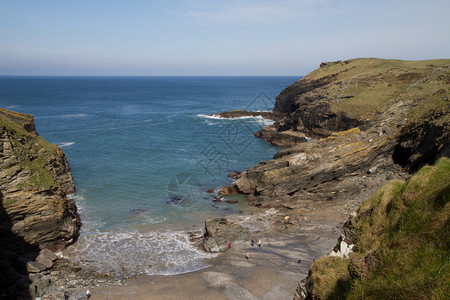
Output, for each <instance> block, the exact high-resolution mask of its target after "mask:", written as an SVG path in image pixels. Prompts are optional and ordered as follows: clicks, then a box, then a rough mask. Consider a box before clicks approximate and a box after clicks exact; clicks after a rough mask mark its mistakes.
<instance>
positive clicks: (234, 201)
mask: <svg viewBox="0 0 450 300" xmlns="http://www.w3.org/2000/svg"><path fill="white" fill-rule="evenodd" d="M227 202H228V203H231V204H235V203H238V202H239V201H238V200H236V199H231V200H228V201H227Z"/></svg>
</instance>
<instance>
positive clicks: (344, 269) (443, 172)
mask: <svg viewBox="0 0 450 300" xmlns="http://www.w3.org/2000/svg"><path fill="white" fill-rule="evenodd" d="M449 178H450V160H449V159H448V158H441V159H440V160H439V161H438V162H437V163H436V165H435V166H426V167H424V168H422V169H421V170H420V171H418V172H417V173H416V174H414V175H413V176H412V177H411V178H409V179H408V180H407V181H401V180H396V181H391V182H390V183H389V184H387V185H385V186H384V187H383V188H381V189H380V190H378V191H377V192H376V193H375V194H373V195H372V196H371V197H370V198H369V199H367V200H366V201H364V203H363V204H362V205H361V207H360V208H359V209H358V212H357V214H356V215H355V216H354V217H351V218H350V219H349V220H348V221H347V223H346V224H345V225H344V230H343V232H342V235H341V237H340V239H339V241H338V244H337V245H336V247H335V249H334V251H333V252H332V253H331V254H330V255H329V256H326V257H323V258H321V259H319V260H317V261H315V262H314V263H313V265H312V268H311V271H310V273H309V276H308V277H307V278H306V279H304V280H303V281H302V282H301V283H300V285H299V286H298V288H297V291H296V293H295V297H294V299H295V300H299V299H446V298H448V295H449V293H450V287H449V274H450V272H449V271H450V264H449V242H450V240H449V238H450V219H449V218H450V205H449V202H448V201H449V199H450V183H449V180H448V179H449ZM350 249H351V250H350ZM349 250H350V251H349Z"/></svg>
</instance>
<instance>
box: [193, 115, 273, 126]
mask: <svg viewBox="0 0 450 300" xmlns="http://www.w3.org/2000/svg"><path fill="white" fill-rule="evenodd" d="M196 116H197V117H200V118H204V119H211V120H225V121H233V120H252V121H256V122H258V123H262V124H263V125H271V124H273V123H274V121H273V120H269V119H264V118H263V117H261V116H243V117H236V118H224V117H222V116H220V115H219V114H212V115H205V114H196ZM208 125H213V123H210V122H208Z"/></svg>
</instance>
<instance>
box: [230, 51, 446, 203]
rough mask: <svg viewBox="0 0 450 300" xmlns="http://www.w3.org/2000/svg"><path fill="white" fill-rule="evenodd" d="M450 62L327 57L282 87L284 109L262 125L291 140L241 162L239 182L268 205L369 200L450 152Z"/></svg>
mask: <svg viewBox="0 0 450 300" xmlns="http://www.w3.org/2000/svg"><path fill="white" fill-rule="evenodd" d="M449 63H450V61H449V60H431V61H398V60H382V59H353V60H348V61H339V62H334V63H322V64H321V67H320V68H319V69H317V70H315V71H313V72H312V73H310V74H308V75H307V76H305V77H304V78H302V79H301V80H299V81H298V82H296V83H294V84H292V85H291V86H289V87H288V88H286V89H285V90H283V91H282V92H281V93H280V95H279V96H278V97H277V98H276V103H275V107H274V111H275V112H281V113H283V114H284V118H283V119H281V120H280V121H277V122H276V123H275V124H273V125H269V126H267V127H265V128H263V129H262V130H261V131H260V132H258V133H257V136H259V137H262V138H266V139H267V140H268V141H269V142H272V143H274V144H278V145H280V144H282V145H285V146H289V147H286V148H285V149H282V150H280V151H279V152H278V153H277V154H275V156H274V159H273V160H270V161H265V162H261V163H260V164H259V165H257V166H255V167H253V168H250V169H248V170H246V171H244V172H242V173H241V174H240V175H239V176H238V177H237V178H236V182H235V189H236V190H237V191H239V192H241V193H244V194H246V195H247V199H248V201H249V203H250V204H252V205H255V206H260V207H275V208H279V207H285V208H300V207H308V206H310V205H315V204H314V203H318V202H326V201H335V200H346V201H349V200H350V199H354V200H355V201H361V200H362V199H365V198H367V196H368V195H370V193H372V192H373V191H374V190H375V189H376V188H378V187H380V186H382V185H383V184H384V183H386V182H387V181H389V180H391V179H395V178H398V179H401V178H405V177H408V176H410V174H411V173H412V172H414V171H416V170H417V169H418V168H419V167H421V166H422V165H424V164H427V163H433V162H434V161H435V160H436V159H437V158H438V157H441V156H448V155H449V152H450V150H449V128H448V124H449V121H450V117H449V108H450V105H449V104H450V102H449V100H448V95H449V92H448V86H449V84H450V75H449V72H450V64H449ZM292 137H308V138H310V140H309V141H308V142H306V138H303V140H300V141H299V140H295V139H293V138H292ZM352 209H353V210H354V209H356V206H354V207H352Z"/></svg>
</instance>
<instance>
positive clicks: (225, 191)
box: [219, 184, 239, 197]
mask: <svg viewBox="0 0 450 300" xmlns="http://www.w3.org/2000/svg"><path fill="white" fill-rule="evenodd" d="M238 192H239V190H238V188H237V186H236V185H235V184H232V185H228V186H224V187H221V188H220V190H219V196H222V197H224V196H231V195H234V194H236V193H238Z"/></svg>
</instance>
